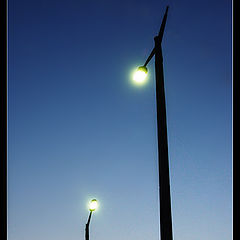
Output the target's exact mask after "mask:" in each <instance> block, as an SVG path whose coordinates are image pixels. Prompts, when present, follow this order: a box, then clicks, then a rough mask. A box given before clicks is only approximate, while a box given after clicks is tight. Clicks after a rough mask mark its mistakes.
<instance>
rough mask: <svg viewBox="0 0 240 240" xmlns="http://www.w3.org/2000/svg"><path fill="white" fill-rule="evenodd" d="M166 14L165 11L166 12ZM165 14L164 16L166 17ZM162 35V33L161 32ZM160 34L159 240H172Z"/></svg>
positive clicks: (157, 58) (157, 71)
mask: <svg viewBox="0 0 240 240" xmlns="http://www.w3.org/2000/svg"><path fill="white" fill-rule="evenodd" d="M166 13H167V10H166ZM166 13H165V16H166ZM165 21H166V20H165ZM162 34H163V32H162ZM162 34H159V35H160V36H159V35H158V36H157V37H155V38H154V41H155V74H156V102H157V131H158V167H159V200H160V232H161V240H172V239H173V236H172V216H171V197H170V183H169V164H168V139H167V120H166V103H165V92H164V76H163V58H162V47H161V41H162V36H161V35H162Z"/></svg>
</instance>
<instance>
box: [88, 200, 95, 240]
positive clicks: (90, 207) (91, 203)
mask: <svg viewBox="0 0 240 240" xmlns="http://www.w3.org/2000/svg"><path fill="white" fill-rule="evenodd" d="M97 208H98V202H97V200H96V199H92V200H91V202H90V203H89V211H90V213H89V217H88V221H87V224H86V228H85V240H89V224H90V220H91V217H92V212H93V211H95V210H96V209H97Z"/></svg>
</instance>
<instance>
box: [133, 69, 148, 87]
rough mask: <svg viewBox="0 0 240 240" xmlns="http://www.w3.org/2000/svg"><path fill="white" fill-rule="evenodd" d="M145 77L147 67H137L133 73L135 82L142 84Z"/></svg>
mask: <svg viewBox="0 0 240 240" xmlns="http://www.w3.org/2000/svg"><path fill="white" fill-rule="evenodd" d="M146 78H147V68H146V67H145V66H141V67H139V68H138V69H137V70H136V71H135V72H134V74H133V80H134V82H136V83H137V84H143V83H144V82H145V81H146Z"/></svg>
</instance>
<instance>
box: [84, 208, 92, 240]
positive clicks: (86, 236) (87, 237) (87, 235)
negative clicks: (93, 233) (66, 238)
mask: <svg viewBox="0 0 240 240" xmlns="http://www.w3.org/2000/svg"><path fill="white" fill-rule="evenodd" d="M91 216H92V211H90V214H89V217H88V221H87V224H86V228H85V240H89V224H90V220H91Z"/></svg>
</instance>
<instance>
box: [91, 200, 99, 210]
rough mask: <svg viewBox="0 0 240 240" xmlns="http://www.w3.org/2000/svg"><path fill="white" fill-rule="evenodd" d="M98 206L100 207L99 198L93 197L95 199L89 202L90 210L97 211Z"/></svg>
mask: <svg viewBox="0 0 240 240" xmlns="http://www.w3.org/2000/svg"><path fill="white" fill-rule="evenodd" d="M97 208H98V202H97V199H93V200H92V201H91V202H90V203H89V210H90V211H95V210H96V209H97Z"/></svg>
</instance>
